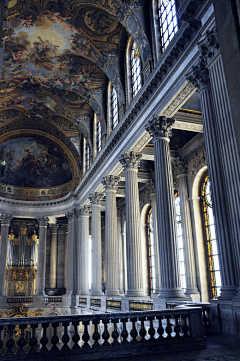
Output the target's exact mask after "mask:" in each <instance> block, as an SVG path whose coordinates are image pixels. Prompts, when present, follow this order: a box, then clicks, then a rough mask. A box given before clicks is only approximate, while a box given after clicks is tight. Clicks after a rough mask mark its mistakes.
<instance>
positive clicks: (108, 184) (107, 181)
mask: <svg viewBox="0 0 240 361" xmlns="http://www.w3.org/2000/svg"><path fill="white" fill-rule="evenodd" d="M119 179H120V177H118V176H115V175H107V176H105V177H104V179H103V186H104V187H105V188H106V189H114V190H115V189H117V185H118V182H119Z"/></svg>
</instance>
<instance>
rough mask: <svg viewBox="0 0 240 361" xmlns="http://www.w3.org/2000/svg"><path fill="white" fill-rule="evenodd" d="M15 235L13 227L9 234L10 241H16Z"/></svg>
mask: <svg viewBox="0 0 240 361" xmlns="http://www.w3.org/2000/svg"><path fill="white" fill-rule="evenodd" d="M14 238H15V235H14V234H13V229H11V233H10V234H9V235H8V242H10V241H14Z"/></svg>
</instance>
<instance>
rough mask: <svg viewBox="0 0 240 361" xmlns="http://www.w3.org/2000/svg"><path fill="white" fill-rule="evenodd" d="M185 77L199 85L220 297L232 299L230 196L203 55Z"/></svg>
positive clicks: (232, 264) (233, 293) (232, 267)
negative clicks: (218, 268) (218, 267)
mask: <svg viewBox="0 0 240 361" xmlns="http://www.w3.org/2000/svg"><path fill="white" fill-rule="evenodd" d="M187 79H188V80H189V81H191V82H192V83H193V84H194V85H196V86H198V92H199V96H200V102H201V108H202V122H203V131H204V140H205V147H206V156H207V164H208V172H209V178H210V181H211V196H212V206H213V215H214V220H215V228H216V236H217V244H218V254H219V260H220V267H221V269H220V271H221V280H222V287H221V298H225V299H231V298H232V297H234V296H235V294H236V288H237V286H236V276H235V269H234V262H233V260H234V258H233V250H232V244H231V229H230V228H231V227H230V224H229V222H228V218H227V217H228V208H227V205H228V203H229V200H228V199H227V197H226V189H225V187H224V182H223V179H224V173H223V168H222V164H221V162H222V160H221V153H220V151H219V146H220V144H219V136H218V132H217V125H216V119H215V114H214V113H213V109H214V104H213V100H212V94H211V86H210V79H209V71H208V69H207V68H206V61H205V59H204V58H203V57H201V58H200V60H199V63H198V65H197V66H194V67H193V68H192V71H191V73H189V74H187ZM230 161H232V160H231V158H230V157H229V162H230ZM230 201H231V200H230ZM232 201H235V200H232Z"/></svg>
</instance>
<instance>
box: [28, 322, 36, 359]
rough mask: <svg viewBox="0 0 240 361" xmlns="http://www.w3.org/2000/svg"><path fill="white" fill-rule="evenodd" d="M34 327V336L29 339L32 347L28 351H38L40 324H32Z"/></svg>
mask: <svg viewBox="0 0 240 361" xmlns="http://www.w3.org/2000/svg"><path fill="white" fill-rule="evenodd" d="M31 328H32V336H31V338H30V340H29V346H30V347H31V348H30V350H29V352H28V353H37V348H36V345H37V337H36V328H38V324H36V323H34V324H32V325H31Z"/></svg>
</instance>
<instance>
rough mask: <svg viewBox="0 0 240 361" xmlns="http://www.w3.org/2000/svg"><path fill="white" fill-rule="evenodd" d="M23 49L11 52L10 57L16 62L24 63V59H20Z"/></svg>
mask: <svg viewBox="0 0 240 361" xmlns="http://www.w3.org/2000/svg"><path fill="white" fill-rule="evenodd" d="M22 56H23V51H22V50H19V51H18V52H17V53H15V54H14V53H12V58H13V60H14V61H16V62H17V63H18V64H22V63H24V60H22Z"/></svg>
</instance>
